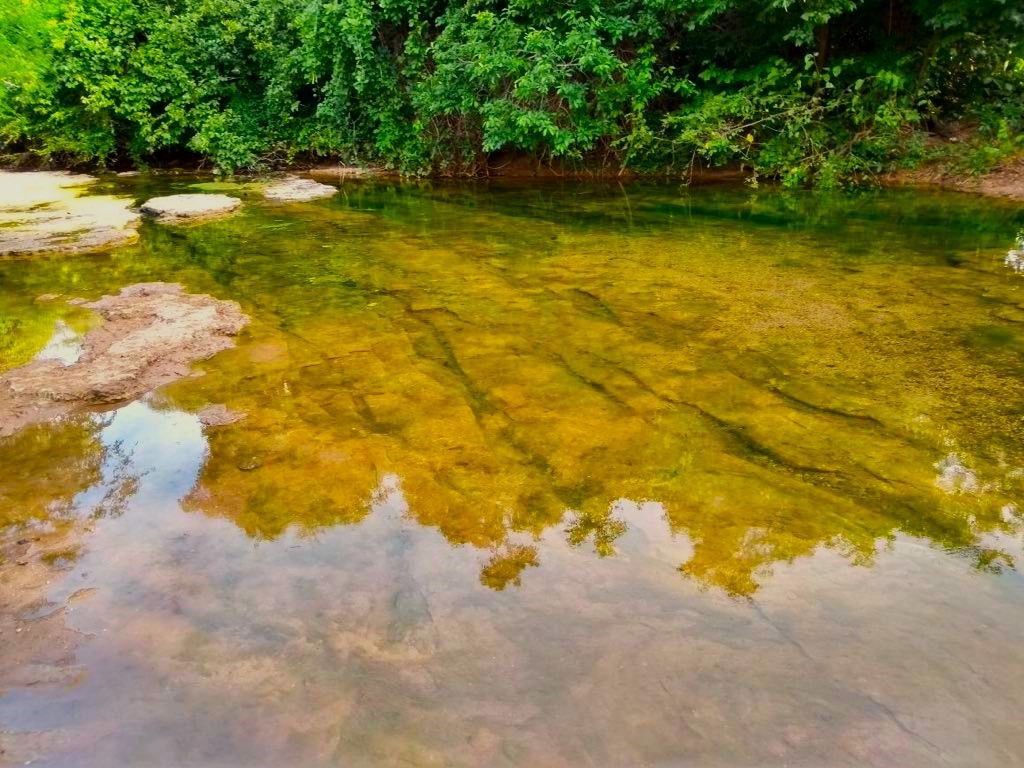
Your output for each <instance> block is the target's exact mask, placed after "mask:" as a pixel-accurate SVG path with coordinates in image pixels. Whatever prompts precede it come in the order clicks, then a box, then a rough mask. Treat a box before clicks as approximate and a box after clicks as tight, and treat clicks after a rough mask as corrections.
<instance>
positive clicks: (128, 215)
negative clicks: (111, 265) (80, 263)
mask: <svg viewBox="0 0 1024 768" xmlns="http://www.w3.org/2000/svg"><path fill="white" fill-rule="evenodd" d="M95 181H96V179H95V178H94V177H92V176H83V175H72V174H69V173H51V172H43V171H40V172H6V171H0V257H3V256H12V255H14V256H16V255H26V254H32V253H41V252H45V251H54V252H64V253H68V252H81V251H94V250H99V249H101V248H107V247H111V246H115V245H123V244H125V243H130V242H133V241H135V240H136V239H137V238H138V236H139V235H138V232H137V231H136V227H137V226H138V222H139V214H138V213H136V212H135V211H132V210H130V208H129V206H130V205H131V203H132V200H131V199H130V198H126V197H113V196H111V195H85V196H83V195H82V192H83V188H84V187H86V186H88V185H90V184H92V183H94V182H95Z"/></svg>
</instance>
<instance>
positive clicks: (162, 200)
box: [142, 194, 242, 222]
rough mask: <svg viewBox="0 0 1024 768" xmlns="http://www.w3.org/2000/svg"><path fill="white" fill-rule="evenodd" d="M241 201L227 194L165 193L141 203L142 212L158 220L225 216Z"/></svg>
mask: <svg viewBox="0 0 1024 768" xmlns="http://www.w3.org/2000/svg"><path fill="white" fill-rule="evenodd" d="M241 205H242V201H241V200H239V199H238V198H237V197H230V196H228V195H207V194H187V195H167V196H165V197H154V198H153V199H152V200H148V201H146V202H145V203H143V204H142V212H143V213H145V214H146V215H148V216H153V217H154V218H156V219H157V220H159V221H168V222H176V221H191V220H197V219H209V218H212V217H214V216H225V215H227V214H229V213H232V212H234V211H236V210H238V208H239V207H241Z"/></svg>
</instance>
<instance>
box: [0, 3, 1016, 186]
mask: <svg viewBox="0 0 1024 768" xmlns="http://www.w3.org/2000/svg"><path fill="white" fill-rule="evenodd" d="M1022 31H1024V7H1022V6H1021V5H1020V3H1018V2H1016V1H1015V0H585V1H584V2H571V3H570V2H549V1H547V0H5V2H4V3H3V5H2V8H0V142H2V143H4V144H6V145H7V146H8V148H9V150H8V151H14V150H29V151H31V152H34V153H37V154H39V155H42V156H46V157H50V158H53V159H56V160H58V161H61V162H72V163H73V162H91V163H100V164H102V163H110V162H113V161H117V160H131V161H133V162H136V163H145V162H154V161H157V162H158V161H160V160H161V159H163V158H168V157H172V156H173V157H180V156H182V155H183V154H191V155H195V156H201V157H203V158H208V159H209V160H210V161H212V163H213V164H215V165H216V166H217V167H220V168H224V169H232V168H245V167H255V166H259V165H265V164H273V163H276V162H281V161H288V160H291V159H294V158H295V157H297V156H309V157H311V156H339V157H342V158H343V159H346V160H350V161H356V162H360V161H361V162H379V163H384V164H387V165H390V166H392V167H397V168H400V169H402V170H405V171H407V172H413V173H416V172H433V173H453V174H460V173H479V172H483V171H486V169H487V168H488V165H489V163H494V162H495V158H496V157H498V156H502V157H508V156H510V155H528V156H530V157H532V158H534V159H535V160H536V161H537V162H539V163H543V162H550V161H554V160H557V161H559V162H562V163H566V162H567V163H580V164H585V165H587V166H590V167H594V166H595V165H596V166H601V167H605V168H611V169H617V168H631V169H636V170H662V169H670V170H676V171H685V169H687V168H688V167H690V166H691V165H692V164H694V163H698V162H699V163H702V164H712V165H714V164H735V163H737V162H742V163H743V164H745V165H746V166H748V167H750V168H753V169H754V170H755V171H756V172H757V173H759V174H763V175H770V176H776V177H781V178H783V179H784V180H786V181H788V182H790V183H793V184H799V183H805V182H813V183H818V184H822V185H829V184H835V183H839V182H841V181H842V180H844V179H848V178H851V177H856V176H858V175H860V174H863V173H871V172H874V171H878V170H882V169H884V168H886V167H888V166H889V165H890V164H891V163H893V162H894V161H896V160H900V159H905V158H907V157H914V156H920V155H921V154H922V153H923V152H924V151H925V145H924V143H923V142H922V137H923V136H924V135H925V132H926V131H940V132H941V131H944V130H949V126H951V125H969V126H972V127H973V129H974V133H973V135H975V136H979V137H980V138H979V141H978V147H979V150H978V153H976V154H975V155H972V158H974V160H973V161H974V162H976V163H978V164H980V165H984V164H986V163H992V162H995V161H996V160H997V159H998V157H999V156H1000V155H1001V153H1003V152H1012V151H1015V150H1017V149H1019V148H1020V138H1019V136H1020V129H1021V127H1022V121H1024V102H1022V92H1024V43H1022V42H1021V41H1022V39H1024V38H1022V35H1021V33H1022Z"/></svg>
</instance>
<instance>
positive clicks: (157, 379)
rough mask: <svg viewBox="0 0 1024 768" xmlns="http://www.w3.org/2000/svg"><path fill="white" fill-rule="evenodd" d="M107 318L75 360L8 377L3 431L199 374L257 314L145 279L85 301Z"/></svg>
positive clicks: (2, 383)
mask: <svg viewBox="0 0 1024 768" xmlns="http://www.w3.org/2000/svg"><path fill="white" fill-rule="evenodd" d="M84 306H86V307H87V308H89V309H93V310H95V311H96V312H98V313H99V314H100V316H101V317H102V318H103V319H104V321H105V322H104V323H103V325H102V326H100V327H99V328H96V329H94V330H92V331H90V332H89V333H87V334H86V335H85V337H84V338H83V340H82V354H81V356H80V357H79V359H78V360H77V361H76V362H74V363H73V364H71V365H64V364H62V363H61V362H60V361H58V360H35V361H33V362H31V363H29V364H27V365H23V366H21V367H20V368H15V369H13V370H10V371H7V372H6V373H4V374H2V375H0V436H5V435H10V434H13V433H14V432H16V431H17V430H19V429H21V428H22V427H24V426H27V425H29V424H33V423H36V422H39V421H45V420H48V419H53V418H57V417H59V416H63V415H65V414H67V413H69V412H72V411H75V410H79V409H83V408H87V407H90V406H103V405H110V404H114V403H121V402H125V401H128V400H133V399H135V398H138V397H141V396H142V395H144V394H146V393H147V392H150V391H152V390H154V389H156V388H157V387H160V386H162V385H164V384H167V383H169V382H171V381H174V380H176V379H180V378H183V377H185V376H188V375H189V374H190V373H191V364H192V363H193V362H196V361H198V360H205V359H207V358H209V357H212V356H213V355H215V354H216V353H217V352H220V351H221V350H224V349H227V348H229V347H231V346H233V345H234V336H235V335H237V334H238V332H239V331H241V330H242V328H243V327H245V325H246V323H248V321H249V318H248V317H247V316H246V315H245V314H243V313H242V310H241V309H240V308H239V306H238V304H236V303H235V302H233V301H221V300H219V299H215V298H213V297H211V296H206V295H200V294H189V293H184V292H183V290H182V287H181V286H180V285H177V284H174V283H139V284H137V285H132V286H129V287H127V288H124V289H122V290H121V293H120V294H118V295H116V296H104V297H103V298H101V299H100V300H99V301H94V302H92V303H89V304H85V305H84Z"/></svg>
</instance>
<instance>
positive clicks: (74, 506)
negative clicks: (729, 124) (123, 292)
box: [0, 177, 1024, 767]
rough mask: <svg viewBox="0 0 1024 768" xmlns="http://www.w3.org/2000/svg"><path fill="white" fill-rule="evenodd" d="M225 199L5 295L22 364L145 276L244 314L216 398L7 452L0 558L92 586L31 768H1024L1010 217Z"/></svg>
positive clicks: (764, 201) (663, 204)
mask: <svg viewBox="0 0 1024 768" xmlns="http://www.w3.org/2000/svg"><path fill="white" fill-rule="evenodd" d="M192 183H194V180H189V179H176V180H174V179H157V180H153V179H149V178H145V177H142V178H139V179H131V180H118V181H117V182H116V183H114V182H110V183H108V184H107V185H100V186H98V187H97V189H96V192H103V191H115V192H119V193H127V194H134V195H137V196H138V197H139V198H140V199H142V198H144V197H146V196H149V195H151V194H156V193H166V192H170V191H187V190H188V189H189V185H190V184H192ZM239 194H241V195H242V196H243V197H244V198H245V199H246V202H247V207H246V208H245V210H244V212H243V213H241V214H240V215H238V216H236V217H233V218H231V219H227V220H223V221H219V222H211V223H207V224H203V225H200V226H193V227H184V228H173V227H164V226H161V225H155V224H152V223H146V224H144V225H143V230H142V237H141V240H140V242H139V244H138V245H136V246H131V247H127V248H122V249H119V250H116V251H113V252H111V253H109V254H104V255H93V256H73V257H68V256H62V257H59V258H58V257H54V258H45V257H42V258H40V257H36V258H32V259H22V260H8V261H2V262H0V365H2V366H3V367H10V366H14V365H19V364H22V363H24V362H26V361H28V360H30V359H32V358H33V357H36V356H39V355H43V356H49V357H55V358H56V359H60V360H63V361H65V362H70V361H73V360H74V358H75V355H76V354H77V350H78V342H77V339H78V338H79V336H80V334H81V333H84V332H85V331H86V330H87V329H88V327H89V324H90V322H92V320H91V318H90V316H89V314H88V313H87V312H85V311H83V310H81V309H79V308H76V307H74V306H73V305H68V304H66V303H65V301H66V299H69V298H72V297H79V296H80V297H85V298H95V297H97V296H99V295H100V294H103V293H112V292H116V291H117V290H118V289H120V288H121V287H122V286H124V285H127V284H130V283H134V282H140V281H150V280H165V281H176V282H180V283H182V284H183V285H185V287H186V288H187V289H188V290H190V291H194V292H206V293H210V294H212V295H214V296H216V297H218V298H224V299H233V300H235V301H238V302H239V303H240V304H241V305H242V308H243V310H244V311H245V312H247V313H248V314H249V315H250V316H251V317H252V323H251V324H250V326H249V328H248V329H247V330H246V331H245V332H244V333H243V335H242V336H241V337H240V338H239V343H238V346H237V348H236V349H234V350H231V351H228V352H225V353H222V354H220V355H218V356H217V357H215V358H213V359H212V360H210V361H207V362H205V363H203V364H201V366H200V368H201V369H202V371H203V372H204V375H203V376H201V377H195V378H190V379H187V380H185V381H182V382H179V383H177V384H175V385H172V386H170V387H167V388H164V389H162V390H160V391H159V392H157V393H155V394H153V395H152V396H150V397H148V398H146V399H145V400H144V401H141V402H137V403H132V404H128V405H125V406H123V407H121V408H119V409H115V410H113V411H107V412H97V413H88V414H83V415H80V416H76V417H74V418H71V419H68V420H66V421H64V422H61V423H57V424H50V425H41V426H36V427H32V428H29V429H27V430H25V431H23V432H22V433H20V434H19V435H16V436H14V437H12V438H8V439H5V440H3V441H0V467H2V468H3V470H4V471H3V473H2V475H0V524H2V525H3V526H5V527H7V528H8V529H9V530H17V531H22V530H32V529H33V528H38V527H40V526H43V527H45V526H47V525H50V526H53V525H55V524H62V525H71V526H73V527H76V530H77V531H78V533H77V534H76V535H77V536H78V538H77V539H76V542H77V543H76V546H75V548H74V549H73V550H72V551H70V552H69V553H68V554H67V557H66V558H64V560H63V561H62V562H61V563H59V564H58V565H60V566H61V569H60V570H59V571H58V572H57V575H56V576H55V577H54V579H53V581H52V583H51V584H49V585H48V586H47V587H46V589H45V595H46V604H45V605H41V606H40V611H41V612H45V611H46V609H47V606H60V605H63V604H65V601H67V600H68V598H70V597H71V596H73V595H80V594H83V593H82V592H81V590H90V592H89V593H88V594H89V595H90V597H89V599H87V600H82V601H77V600H76V601H75V602H74V606H73V610H67V611H66V612H65V613H64V619H63V620H64V621H66V622H67V624H68V625H69V626H70V627H71V628H73V629H74V630H76V631H78V632H81V633H84V635H85V639H84V640H83V642H82V643H81V645H80V646H79V647H77V648H76V650H75V652H74V655H73V658H72V659H69V660H68V664H69V665H72V666H73V669H74V671H75V672H74V675H72V676H71V678H70V679H64V680H63V681H62V682H61V683H59V684H54V683H50V684H39V685H27V686H14V687H11V688H8V689H7V690H5V691H3V692H2V696H0V731H5V732H8V733H11V734H48V735H49V737H48V738H41V739H38V740H37V741H38V743H39V744H41V745H42V746H40V747H38V748H37V749H35V751H34V752H33V753H32V755H31V758H32V759H35V760H37V761H38V764H45V765H60V766H65V765H66V766H109V765H139V766H150V765H152V766H182V765H195V766H242V765H245V766H263V765H267V766H282V765H311V766H320V765H338V766H346V767H348V766H379V765H383V766H391V765H395V766H398V765H424V766H434V765H445V766H448V765H451V766H501V765H509V766H513V765H524V766H630V767H632V766H642V765H658V766H690V765H701V766H705V765H707V766H750V765H758V766H773V765H779V766H781V765H807V766H822V765H828V766H842V765H851V766H853V765H858V766H859V765H880V766H917V765H920V766H934V765H954V766H961V765H962V766H977V765H997V764H998V765H1002V766H1013V765H1024V732H1022V729H1021V727H1020V718H1019V713H1020V712H1021V708H1022V705H1024V651H1022V650H1021V637H1024V579H1022V577H1021V575H1020V572H1019V571H1018V566H1019V564H1020V561H1021V557H1022V554H1024V553H1022V540H1024V537H1022V533H1024V520H1022V513H1021V511H1020V510H1021V504H1022V503H1024V494H1022V490H1024V375H1022V374H1024V357H1022V353H1024V274H1021V273H1019V272H1017V271H1015V270H1014V269H1013V268H1012V265H1010V264H1008V263H1007V262H1006V252H1007V249H1008V248H1009V247H1010V246H1011V245H1012V244H1013V241H1014V239H1015V237H1016V234H1017V232H1018V230H1019V229H1020V228H1021V227H1024V213H1021V212H1020V211H1019V210H1018V209H1017V208H1014V207H1012V206H1008V205H1005V204H1001V203H998V202H991V201H986V200H980V199H976V198H972V197H968V196H959V195H950V194H946V195H932V194H925V193H921V192H876V193H866V194H859V195H848V196H823V195H815V194H811V193H782V192H779V191H775V190H759V191H752V190H747V189H733V188H701V189H692V190H687V189H684V188H679V187H675V186H640V185H636V186H629V187H620V186H618V185H590V186H587V185H565V186H561V185H544V186H537V187H528V186H515V185H504V186H502V185H493V186H443V185H429V184H408V185H398V184H391V185H389V184H381V183H359V184H350V185H347V186H346V187H345V188H343V190H342V193H341V194H340V195H339V196H338V197H337V198H335V199H333V200H329V201H319V202H316V203H308V204H293V205H279V204H278V205H274V204H268V203H264V202H261V201H260V199H259V197H258V196H257V195H256V194H255V192H254V191H253V190H251V189H248V188H243V189H241V191H240V192H239ZM43 294H55V295H57V296H58V298H57V299H55V300H48V301H39V300H37V297H39V296H40V295H43ZM213 403H223V404H225V405H227V406H228V407H229V408H232V409H234V410H238V411H244V412H245V413H246V414H247V417H246V419H245V420H243V421H241V422H238V423H236V424H232V425H229V426H222V427H214V428H203V427H202V426H201V425H200V423H199V420H198V418H197V416H196V415H195V414H196V413H197V412H198V411H199V410H201V409H202V408H203V407H204V406H206V405H209V404H213ZM19 535H20V534H19ZM0 586H2V585H0ZM40 615H42V614H40ZM0 641H2V638H0ZM0 653H2V649H0ZM14 752H15V756H16V757H19V758H20V757H23V756H25V754H27V753H25V750H24V749H23V748H22V751H21V752H20V753H19V752H17V750H14ZM2 759H3V756H2V755H0V760H2Z"/></svg>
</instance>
